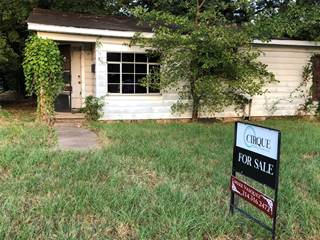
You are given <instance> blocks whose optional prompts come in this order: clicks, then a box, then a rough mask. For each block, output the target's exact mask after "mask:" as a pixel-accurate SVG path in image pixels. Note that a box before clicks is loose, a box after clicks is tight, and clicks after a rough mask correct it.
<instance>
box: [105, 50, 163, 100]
mask: <svg viewBox="0 0 320 240" xmlns="http://www.w3.org/2000/svg"><path fill="white" fill-rule="evenodd" d="M108 53H113V54H120V61H108V57H107V56H106V58H107V92H108V93H110V92H109V84H110V83H109V74H119V75H120V76H119V77H120V83H119V84H117V83H111V85H119V88H120V89H119V92H117V93H114V94H128V95H129V94H158V93H159V90H157V91H154V92H151V93H150V87H149V86H147V87H146V92H145V93H136V86H137V85H139V83H138V82H137V78H136V76H137V74H138V75H145V76H147V75H149V73H150V71H149V70H150V66H160V64H159V63H157V62H149V58H148V57H147V61H146V62H136V54H145V53H132V52H107V54H108ZM123 53H124V54H127V53H129V54H134V59H133V62H128V61H122V54H123ZM108 64H118V65H120V72H118V73H117V72H109V69H108ZM123 64H132V65H133V73H124V72H123ZM137 64H145V65H146V68H147V69H146V72H145V73H137V72H136V65H137ZM123 74H130V75H131V74H132V75H133V83H129V84H128V83H127V84H123ZM123 85H129V86H130V85H132V86H133V93H123V89H122V87H123ZM111 94H112V92H111Z"/></svg>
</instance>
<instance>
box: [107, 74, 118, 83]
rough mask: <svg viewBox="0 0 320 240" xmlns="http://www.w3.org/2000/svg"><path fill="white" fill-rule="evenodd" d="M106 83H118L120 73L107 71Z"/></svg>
mask: <svg viewBox="0 0 320 240" xmlns="http://www.w3.org/2000/svg"><path fill="white" fill-rule="evenodd" d="M108 83H120V74H115V73H109V74H108Z"/></svg>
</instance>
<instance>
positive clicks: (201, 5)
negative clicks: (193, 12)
mask: <svg viewBox="0 0 320 240" xmlns="http://www.w3.org/2000/svg"><path fill="white" fill-rule="evenodd" d="M205 2H206V0H202V2H201V3H200V4H198V8H199V10H200V9H201V8H202V7H203V5H204V4H205Z"/></svg>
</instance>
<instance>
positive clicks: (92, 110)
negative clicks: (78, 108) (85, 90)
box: [82, 96, 104, 121]
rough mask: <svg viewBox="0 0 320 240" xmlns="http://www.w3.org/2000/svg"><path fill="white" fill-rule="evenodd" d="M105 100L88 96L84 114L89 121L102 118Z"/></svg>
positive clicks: (83, 109) (83, 110)
mask: <svg viewBox="0 0 320 240" xmlns="http://www.w3.org/2000/svg"><path fill="white" fill-rule="evenodd" d="M103 100H104V99H103V98H98V97H94V96H88V97H86V99H85V102H84V104H85V107H84V108H82V112H83V113H84V114H85V117H86V119H87V120H89V121H97V120H98V119H99V118H100V117H102V108H103V105H104V102H103Z"/></svg>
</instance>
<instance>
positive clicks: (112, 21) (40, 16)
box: [27, 8, 152, 32]
mask: <svg viewBox="0 0 320 240" xmlns="http://www.w3.org/2000/svg"><path fill="white" fill-rule="evenodd" d="M27 22H28V23H37V24H45V25H54V26H64V27H76V28H89V29H102V30H115V31H133V32H152V29H151V28H150V27H149V26H148V25H146V24H143V25H139V24H138V20H137V19H136V18H134V17H126V16H95V15H88V14H79V13H66V12H60V11H55V10H48V9H40V8H35V9H33V11H32V12H31V14H30V16H29V18H28V19H27Z"/></svg>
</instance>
